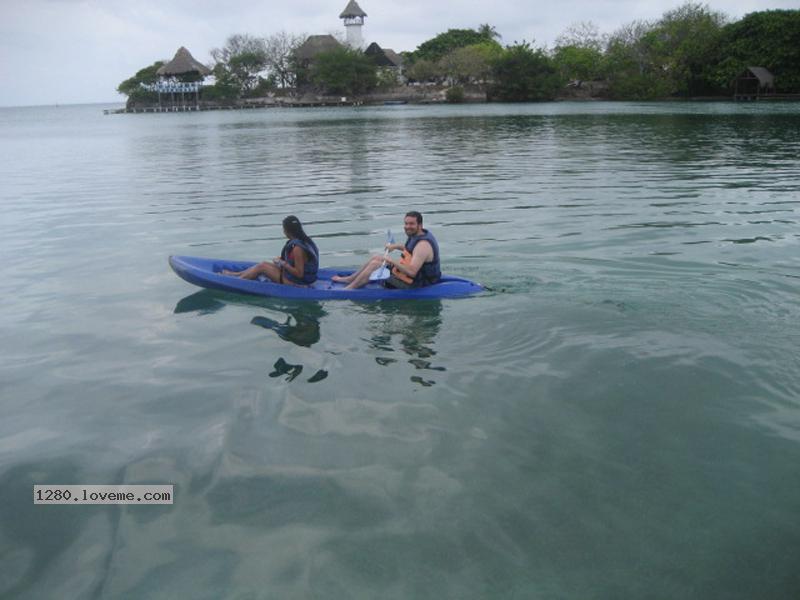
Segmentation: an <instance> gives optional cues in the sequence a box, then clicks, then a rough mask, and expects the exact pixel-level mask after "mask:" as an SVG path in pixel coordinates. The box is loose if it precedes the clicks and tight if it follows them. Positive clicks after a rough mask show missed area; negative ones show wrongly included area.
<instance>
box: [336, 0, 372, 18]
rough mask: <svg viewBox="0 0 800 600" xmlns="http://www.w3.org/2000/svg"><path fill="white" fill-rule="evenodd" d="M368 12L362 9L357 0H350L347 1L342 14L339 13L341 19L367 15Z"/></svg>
mask: <svg viewBox="0 0 800 600" xmlns="http://www.w3.org/2000/svg"><path fill="white" fill-rule="evenodd" d="M366 16H367V13H365V12H364V11H363V10H361V7H360V6H359V5H358V2H356V0H350V2H348V3H347V6H345V7H344V10H343V11H342V14H340V15H339V18H340V19H349V18H352V17H366Z"/></svg>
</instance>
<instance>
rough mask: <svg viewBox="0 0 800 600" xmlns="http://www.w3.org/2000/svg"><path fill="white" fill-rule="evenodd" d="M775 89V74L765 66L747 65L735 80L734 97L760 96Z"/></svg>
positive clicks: (750, 97) (749, 97)
mask: <svg viewBox="0 0 800 600" xmlns="http://www.w3.org/2000/svg"><path fill="white" fill-rule="evenodd" d="M774 89H775V76H774V75H773V74H772V73H770V72H769V71H768V70H767V69H765V68H764V67H747V68H746V69H745V70H744V71H742V72H741V73H740V74H739V76H738V77H737V78H736V80H735V81H734V93H733V94H734V98H737V99H744V100H746V99H752V98H758V97H759V96H761V94H763V93H765V92H770V91H772V90H774Z"/></svg>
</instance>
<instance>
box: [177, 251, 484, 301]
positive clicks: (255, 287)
mask: <svg viewBox="0 0 800 600" xmlns="http://www.w3.org/2000/svg"><path fill="white" fill-rule="evenodd" d="M255 264H257V263H255V262H253V261H249V262H248V261H236V260H225V259H219V258H202V257H199V256H170V257H169V265H170V267H172V270H173V271H175V273H176V274H177V275H178V276H179V277H181V278H182V279H184V280H186V281H188V282H189V283H191V284H194V285H197V286H200V287H204V288H208V289H212V290H220V291H225V292H235V293H240V294H251V295H255V296H267V297H275V298H289V299H295V300H363V301H375V300H412V299H413V300H422V299H433V298H461V297H464V296H471V295H473V294H477V293H479V292H482V291H483V290H484V288H483V286H481V285H480V284H478V283H475V282H473V281H470V280H468V279H463V278H461V277H453V276H450V275H443V276H442V278H441V280H440V281H439V282H438V283H435V284H434V285H429V286H425V287H421V288H415V289H410V290H395V289H389V288H385V287H383V285H381V283H380V282H370V283H369V284H367V285H366V286H364V287H362V288H359V289H356V290H348V289H345V284H342V283H336V282H334V281H331V277H333V276H334V275H349V274H350V273H352V272H353V271H352V269H351V270H347V269H320V270H319V272H318V273H317V280H316V281H315V282H314V283H313V284H311V285H310V286H295V285H286V284H279V283H273V282H271V281H269V280H267V281H263V280H249V279H239V278H238V277H233V276H230V275H223V274H222V273H221V271H223V270H228V271H243V270H245V269H247V268H249V267H252V266H253V265H255Z"/></svg>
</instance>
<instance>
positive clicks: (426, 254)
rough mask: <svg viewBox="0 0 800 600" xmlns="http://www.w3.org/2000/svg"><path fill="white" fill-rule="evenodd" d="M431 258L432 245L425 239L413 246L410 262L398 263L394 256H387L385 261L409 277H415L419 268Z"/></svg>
mask: <svg viewBox="0 0 800 600" xmlns="http://www.w3.org/2000/svg"><path fill="white" fill-rule="evenodd" d="M430 260H433V246H431V245H430V242H428V241H427V240H420V241H419V242H417V245H416V246H414V252H413V253H412V254H411V262H410V263H408V264H404V265H403V264H400V261H399V260H396V259H394V258H387V259H386V262H388V263H390V264H392V265H393V266H394V267H396V268H397V269H398V270H400V271H402V272H403V273H405V274H406V275H408V276H409V277H416V275H417V273H418V272H419V270H420V269H421V268H422V265H424V264H425V263H426V262H428V261H430Z"/></svg>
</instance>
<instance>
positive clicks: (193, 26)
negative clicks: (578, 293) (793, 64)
mask: <svg viewBox="0 0 800 600" xmlns="http://www.w3.org/2000/svg"><path fill="white" fill-rule="evenodd" d="M681 3H682V0H557V1H549V2H532V1H531V0H527V1H523V0H495V1H493V2H473V1H466V0H464V1H462V0H438V1H437V0H359V5H360V6H361V8H362V9H363V10H364V11H365V12H366V13H367V15H368V16H367V18H366V24H365V25H364V29H363V35H364V40H365V42H366V43H370V42H378V44H380V45H381V46H382V47H384V48H392V49H394V50H396V51H398V52H400V51H402V50H413V49H414V48H416V47H417V46H418V45H419V44H420V43H422V42H424V41H425V40H428V39H430V38H432V37H433V36H435V35H436V34H437V33H441V32H443V31H446V30H447V29H450V28H467V27H477V26H478V25H480V24H482V23H489V24H491V25H493V26H494V27H495V28H496V29H497V31H498V32H499V33H500V34H501V35H502V36H503V37H502V40H501V42H503V43H511V42H513V41H521V40H523V39H525V40H527V41H531V40H534V41H535V42H536V44H537V45H552V43H553V41H554V40H555V38H556V37H557V36H558V35H559V34H560V33H561V32H563V30H564V29H565V28H566V27H568V26H569V25H570V24H572V23H575V22H578V21H593V22H594V23H595V24H596V25H597V26H598V27H599V28H600V30H601V31H602V32H604V33H611V32H613V31H614V30H615V29H616V28H617V27H619V26H621V25H623V24H625V23H628V22H630V21H633V20H636V19H656V18H658V17H660V16H661V15H662V14H663V13H664V11H666V10H669V9H672V8H675V7H677V6H679V5H680V4H681ZM346 4H347V0H335V1H334V0H293V1H292V2H285V1H283V2H277V1H275V0H272V1H269V0H266V1H265V0H260V1H258V0H226V1H225V2H220V1H218V0H0V106H28V105H38V104H75V103H84V102H85V103H88V102H122V101H124V98H123V97H122V96H119V95H118V94H117V93H116V87H117V85H118V84H119V83H120V82H121V81H123V80H124V79H127V78H128V77H130V76H131V75H133V74H134V73H135V72H136V71H137V70H139V69H141V68H142V67H145V66H148V65H150V64H152V63H153V62H155V61H156V60H164V59H170V58H172V56H173V55H174V54H175V51H176V50H177V49H178V48H179V47H180V46H186V47H187V48H188V49H189V50H190V51H191V52H192V54H193V55H194V57H195V58H196V59H198V60H199V61H201V62H203V63H209V62H210V60H211V59H210V55H209V52H210V50H211V49H212V48H215V47H219V46H222V45H224V43H225V40H226V38H227V37H228V36H229V35H231V34H234V33H249V34H252V35H258V36H267V35H269V34H272V33H276V32H278V31H281V30H284V31H287V32H290V33H295V34H301V33H306V34H315V33H335V32H337V31H341V32H342V33H343V32H344V27H343V25H342V22H341V21H340V20H339V18H338V17H339V13H340V12H341V11H342V10H343V9H344V7H345V6H346ZM709 4H710V6H711V8H712V9H715V10H720V11H722V12H724V13H726V14H727V15H729V16H730V17H733V18H740V17H742V16H744V15H745V14H747V13H749V12H754V11H758V10H767V9H775V8H797V7H798V0H725V2H722V1H721V0H714V1H713V2H709Z"/></svg>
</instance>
